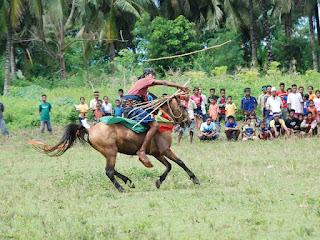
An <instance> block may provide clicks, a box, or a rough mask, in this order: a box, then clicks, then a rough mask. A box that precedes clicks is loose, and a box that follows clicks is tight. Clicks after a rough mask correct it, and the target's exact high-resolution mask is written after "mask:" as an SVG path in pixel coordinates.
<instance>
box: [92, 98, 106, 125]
mask: <svg viewBox="0 0 320 240" xmlns="http://www.w3.org/2000/svg"><path fill="white" fill-rule="evenodd" d="M93 116H94V125H95V124H97V121H98V120H99V119H100V118H102V117H103V116H104V112H103V111H102V110H101V104H100V103H97V105H96V110H95V111H94V113H93Z"/></svg>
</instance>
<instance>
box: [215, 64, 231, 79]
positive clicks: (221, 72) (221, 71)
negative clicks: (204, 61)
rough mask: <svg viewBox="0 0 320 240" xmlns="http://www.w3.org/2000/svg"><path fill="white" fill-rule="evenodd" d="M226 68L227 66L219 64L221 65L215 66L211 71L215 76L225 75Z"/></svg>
mask: <svg viewBox="0 0 320 240" xmlns="http://www.w3.org/2000/svg"><path fill="white" fill-rule="evenodd" d="M227 70H228V67H227V66H221V67H215V68H214V69H213V70H212V71H211V72H212V73H213V74H214V75H215V76H217V77H220V76H223V75H226V73H227Z"/></svg>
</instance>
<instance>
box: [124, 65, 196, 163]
mask: <svg viewBox="0 0 320 240" xmlns="http://www.w3.org/2000/svg"><path fill="white" fill-rule="evenodd" d="M155 77H156V73H155V71H154V70H153V69H149V68H147V69H144V70H143V76H142V77H141V78H140V79H139V80H138V81H137V82H136V83H135V84H133V86H132V87H131V88H130V90H129V91H128V93H127V95H125V96H124V99H125V100H126V101H125V102H126V103H127V104H126V106H125V109H124V112H125V114H126V113H127V114H128V113H129V112H130V111H131V110H132V107H130V102H132V100H136V101H142V102H145V101H148V88H149V87H152V86H156V85H164V86H168V87H175V88H178V89H181V90H182V91H184V92H190V88H188V87H184V86H180V85H178V84H175V83H172V82H169V81H161V80H156V79H155ZM135 116H136V117H135ZM127 117H128V118H133V119H134V120H136V121H138V122H139V121H140V120H142V119H143V118H145V119H143V120H142V123H144V124H146V125H148V126H149V130H148V132H147V134H146V136H145V138H144V140H143V143H142V145H141V147H140V149H139V150H138V151H137V155H138V156H139V160H140V161H141V162H142V163H143V165H144V166H146V167H148V168H151V167H153V165H152V163H151V162H150V160H149V158H148V157H147V155H146V149H147V146H148V144H149V143H150V142H151V139H152V137H153V136H154V135H155V134H156V132H157V131H158V129H159V124H158V123H157V122H156V121H155V119H154V118H152V117H151V115H150V113H149V112H148V111H145V110H142V109H136V110H134V111H132V112H130V114H129V115H128V116H127Z"/></svg>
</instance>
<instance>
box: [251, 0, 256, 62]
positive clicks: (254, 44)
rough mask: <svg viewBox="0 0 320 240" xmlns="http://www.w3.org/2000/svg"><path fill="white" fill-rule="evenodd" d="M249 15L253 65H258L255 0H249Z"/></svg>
mask: <svg viewBox="0 0 320 240" xmlns="http://www.w3.org/2000/svg"><path fill="white" fill-rule="evenodd" d="M249 16H250V42H251V62H252V66H253V67H256V66H257V43H256V38H255V31H254V18H253V0H249Z"/></svg>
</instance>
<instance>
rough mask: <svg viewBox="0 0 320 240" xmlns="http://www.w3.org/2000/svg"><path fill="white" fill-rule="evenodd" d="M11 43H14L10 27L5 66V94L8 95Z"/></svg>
mask: <svg viewBox="0 0 320 240" xmlns="http://www.w3.org/2000/svg"><path fill="white" fill-rule="evenodd" d="M11 45H12V35H11V31H10V29H8V33H7V45H6V67H5V80H4V88H3V95H7V94H8V92H9V86H10V59H11Z"/></svg>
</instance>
